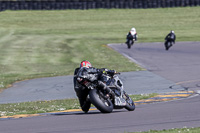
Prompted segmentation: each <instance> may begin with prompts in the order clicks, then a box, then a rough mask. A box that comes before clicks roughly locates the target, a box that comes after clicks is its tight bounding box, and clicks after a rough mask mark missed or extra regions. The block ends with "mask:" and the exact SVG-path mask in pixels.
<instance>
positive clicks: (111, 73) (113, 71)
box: [107, 70, 116, 75]
mask: <svg viewBox="0 0 200 133" xmlns="http://www.w3.org/2000/svg"><path fill="white" fill-rule="evenodd" d="M107 73H108V74H110V75H114V74H115V73H116V71H115V70H108V72H107Z"/></svg>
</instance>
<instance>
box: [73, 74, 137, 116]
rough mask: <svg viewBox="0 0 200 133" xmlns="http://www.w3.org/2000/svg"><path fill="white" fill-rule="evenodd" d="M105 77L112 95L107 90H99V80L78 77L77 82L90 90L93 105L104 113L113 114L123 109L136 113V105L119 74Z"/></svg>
mask: <svg viewBox="0 0 200 133" xmlns="http://www.w3.org/2000/svg"><path fill="white" fill-rule="evenodd" d="M118 74H119V73H118ZM105 76H106V78H107V82H106V84H107V86H108V87H109V88H110V89H111V90H112V91H113V93H112V95H110V94H109V95H108V94H107V93H106V92H105V90H102V89H101V88H99V87H98V85H97V80H94V81H90V80H88V79H87V78H86V77H84V76H79V75H78V77H77V81H78V82H79V83H80V84H82V85H84V86H85V87H86V88H87V89H89V99H90V101H91V103H92V104H93V105H94V106H95V107H96V108H97V109H98V110H100V111H101V112H102V113H111V112H112V111H113V109H122V108H125V109H127V110H128V111H134V110H135V104H134V102H133V100H132V99H131V98H130V97H129V95H128V94H127V93H126V92H125V91H124V89H123V83H122V81H121V80H120V79H119V77H118V76H117V74H114V75H109V74H105ZM113 94H114V95H113Z"/></svg>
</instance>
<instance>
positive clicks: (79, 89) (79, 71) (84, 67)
mask: <svg viewBox="0 0 200 133" xmlns="http://www.w3.org/2000/svg"><path fill="white" fill-rule="evenodd" d="M104 73H109V74H111V75H112V74H113V75H114V73H116V71H115V70H108V69H105V68H102V69H97V68H94V67H92V65H91V63H90V62H89V61H86V60H84V61H82V62H81V64H80V67H79V68H76V69H75V71H74V90H75V92H76V95H77V97H78V99H79V103H80V106H81V109H82V110H83V111H84V112H85V113H87V112H88V111H89V109H90V106H91V102H90V100H89V99H88V94H89V90H88V89H87V88H86V86H83V85H81V84H80V83H79V81H78V80H77V78H78V76H79V75H84V76H85V77H86V78H87V79H88V80H90V81H91V82H93V81H97V85H98V86H99V87H100V88H101V89H103V90H105V91H106V92H107V94H109V95H110V94H111V95H114V94H113V92H112V91H111V89H110V88H109V87H108V86H107V85H106V84H105V82H106V80H107V79H106V77H105V76H104Z"/></svg>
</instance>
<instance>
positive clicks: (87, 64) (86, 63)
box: [80, 60, 92, 68]
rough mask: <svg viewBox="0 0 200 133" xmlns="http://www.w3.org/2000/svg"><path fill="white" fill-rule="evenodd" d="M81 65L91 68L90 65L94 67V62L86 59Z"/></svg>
mask: <svg viewBox="0 0 200 133" xmlns="http://www.w3.org/2000/svg"><path fill="white" fill-rule="evenodd" d="M80 67H87V68H89V67H92V64H91V63H90V62H89V61H87V60H84V61H82V62H81V64H80Z"/></svg>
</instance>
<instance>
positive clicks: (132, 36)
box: [126, 27, 138, 44]
mask: <svg viewBox="0 0 200 133" xmlns="http://www.w3.org/2000/svg"><path fill="white" fill-rule="evenodd" d="M137 37H138V36H137V32H136V29H135V28H134V27H133V28H131V30H130V31H129V32H128V34H127V35H126V44H127V43H128V41H129V40H133V39H135V41H137Z"/></svg>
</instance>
